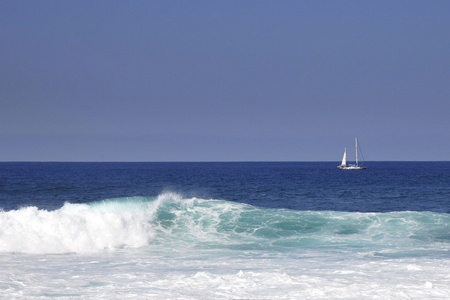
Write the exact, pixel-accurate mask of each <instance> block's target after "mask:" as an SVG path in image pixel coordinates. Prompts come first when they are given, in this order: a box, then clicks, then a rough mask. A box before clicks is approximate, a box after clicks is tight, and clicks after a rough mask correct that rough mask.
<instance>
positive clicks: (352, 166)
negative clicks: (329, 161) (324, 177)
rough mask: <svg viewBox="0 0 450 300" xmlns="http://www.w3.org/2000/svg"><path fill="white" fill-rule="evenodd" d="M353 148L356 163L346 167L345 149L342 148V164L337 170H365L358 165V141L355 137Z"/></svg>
mask: <svg viewBox="0 0 450 300" xmlns="http://www.w3.org/2000/svg"><path fill="white" fill-rule="evenodd" d="M355 148H356V163H355V164H354V165H347V148H344V156H343V157H342V162H341V164H340V165H339V166H337V167H338V168H339V170H365V169H367V168H366V167H362V166H360V165H359V164H358V139H357V138H356V137H355Z"/></svg>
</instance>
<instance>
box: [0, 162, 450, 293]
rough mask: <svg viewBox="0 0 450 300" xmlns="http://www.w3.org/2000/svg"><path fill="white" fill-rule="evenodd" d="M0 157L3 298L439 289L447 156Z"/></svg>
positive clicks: (444, 289) (449, 172)
mask: <svg viewBox="0 0 450 300" xmlns="http://www.w3.org/2000/svg"><path fill="white" fill-rule="evenodd" d="M339 163H340V162H260V163H258V162H249V163H245V162H242V163H241V162H236V163H228V162H224V163H214V162H208V163H31V162H29V163H27V162H24V163H21V162H5V163H0V266H1V267H0V298H3V299H28V298H39V299H53V298H56V299H450V251H449V249H450V162H367V163H366V166H367V167H368V169H367V170H361V171H340V170H338V169H337V168H336V166H337V165H338V164H339Z"/></svg>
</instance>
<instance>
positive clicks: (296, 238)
mask: <svg viewBox="0 0 450 300" xmlns="http://www.w3.org/2000/svg"><path fill="white" fill-rule="evenodd" d="M449 229H450V215H448V214H439V213H431V212H392V213H354V212H335V211H295V210H288V209H267V208H260V207H256V206H251V205H247V204H242V203H237V202H230V201H222V200H206V199H197V198H190V199H185V198H183V197H182V196H181V195H178V194H174V193H164V194H161V195H159V196H158V197H129V198H118V199H107V200H103V201H98V202H92V203H89V204H71V203H66V204H64V206H63V207H61V208H60V209H58V210H54V211H47V210H42V209H38V208H36V207H31V206H30V207H24V208H21V209H18V210H11V211H0V252H23V253H68V252H77V253H85V252H97V251H104V250H105V249H118V248H140V247H152V246H162V247H170V248H172V249H173V248H175V249H182V248H185V247H189V248H223V249H237V250H247V249H251V250H258V249H266V250H267V249H269V250H274V251H278V250H284V251H285V250H292V249H294V250H295V249H300V250H301V249H305V248H322V249H329V250H330V251H332V250H333V249H341V250H342V249H343V248H345V249H347V250H346V251H348V250H349V249H350V250H351V251H368V252H372V253H374V254H377V255H390V253H396V254H398V253H403V254H402V255H404V253H406V252H408V253H411V252H415V253H416V254H417V253H418V252H421V253H424V251H425V252H426V251H441V252H442V253H448V252H447V251H448V250H446V249H448V243H449V242H450V234H449V232H450V230H449ZM419 255H420V254H419Z"/></svg>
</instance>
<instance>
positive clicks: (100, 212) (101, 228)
mask: <svg viewBox="0 0 450 300" xmlns="http://www.w3.org/2000/svg"><path fill="white" fill-rule="evenodd" d="M147 221H148V216H147V215H146V214H145V212H139V211H136V209H134V210H133V209H131V210H127V209H124V208H123V207H122V208H121V209H118V208H115V209H113V208H107V207H105V206H103V207H95V206H94V207H92V206H89V205H85V204H69V203H66V204H65V205H64V206H63V207H62V208H61V209H59V210H55V211H47V210H42V209H38V208H36V207H25V208H21V209H19V210H12V211H8V212H5V211H2V212H0V252H22V253H66V252H81V253H83V252H92V251H99V250H103V249H112V248H118V247H142V246H144V245H147V244H148V242H149V240H150V239H151V238H152V237H153V235H154V233H153V230H152V229H151V227H150V225H149V224H148V222H147Z"/></svg>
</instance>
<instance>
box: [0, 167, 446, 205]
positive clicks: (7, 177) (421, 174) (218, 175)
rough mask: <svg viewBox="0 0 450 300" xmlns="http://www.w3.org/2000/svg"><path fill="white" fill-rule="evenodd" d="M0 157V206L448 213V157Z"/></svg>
mask: <svg viewBox="0 0 450 300" xmlns="http://www.w3.org/2000/svg"><path fill="white" fill-rule="evenodd" d="M335 165H336V163H335V162H248V163H247V162H223V163H221V162H217V163H215V162H211V163H209V162H207V163H178V162H175V163H21V162H17V163H15V162H11V163H0V207H1V208H3V209H4V210H11V209H17V208H19V207H23V206H28V205H32V206H37V207H39V208H43V209H50V210H51V209H57V208H60V207H61V206H62V205H63V204H64V203H65V202H70V203H88V202H92V201H99V200H104V199H110V198H120V197H132V196H144V197H154V196H157V195H160V194H162V193H164V192H167V191H170V192H175V193H179V194H181V195H183V196H185V197H198V198H204V199H221V200H228V201H236V202H240V203H247V204H251V205H255V206H261V207H270V208H289V209H295V210H332V211H350V212H390V211H432V212H440V213H450V162H372V163H369V168H368V169H367V170H359V171H345V170H343V171H340V170H338V169H337V168H335Z"/></svg>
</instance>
